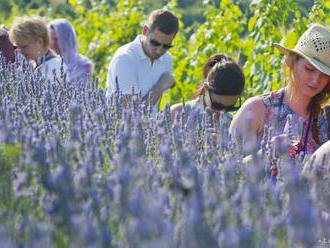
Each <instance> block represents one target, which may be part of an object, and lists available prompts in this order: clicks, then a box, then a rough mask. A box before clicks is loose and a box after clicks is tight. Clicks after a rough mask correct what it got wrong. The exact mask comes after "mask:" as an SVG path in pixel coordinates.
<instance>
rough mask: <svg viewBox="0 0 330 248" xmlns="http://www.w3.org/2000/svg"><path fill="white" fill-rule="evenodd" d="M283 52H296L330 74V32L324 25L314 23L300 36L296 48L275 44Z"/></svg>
mask: <svg viewBox="0 0 330 248" xmlns="http://www.w3.org/2000/svg"><path fill="white" fill-rule="evenodd" d="M274 46H275V47H277V48H278V49H279V50H280V51H281V52H282V53H284V54H287V53H290V52H293V53H296V54H298V55H300V56H302V57H304V58H305V59H307V60H308V61H309V63H311V64H312V65H313V66H315V67H316V68H317V69H318V70H320V71H321V72H323V73H324V74H326V75H328V76H330V32H329V31H328V30H327V29H326V28H325V27H324V26H322V25H319V24H313V25H312V26H311V27H310V28H309V29H307V30H306V31H305V33H303V34H302V36H301V37H300V38H299V40H298V42H297V44H296V46H295V48H293V49H289V48H286V47H284V46H283V45H280V44H274Z"/></svg>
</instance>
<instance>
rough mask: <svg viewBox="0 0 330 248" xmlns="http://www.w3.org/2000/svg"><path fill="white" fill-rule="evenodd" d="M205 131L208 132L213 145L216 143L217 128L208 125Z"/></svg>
mask: <svg viewBox="0 0 330 248" xmlns="http://www.w3.org/2000/svg"><path fill="white" fill-rule="evenodd" d="M207 131H208V132H209V133H210V136H211V141H212V143H213V145H216V144H217V142H218V138H217V130H216V129H215V128H214V127H208V128H207Z"/></svg>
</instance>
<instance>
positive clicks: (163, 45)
mask: <svg viewBox="0 0 330 248" xmlns="http://www.w3.org/2000/svg"><path fill="white" fill-rule="evenodd" d="M150 44H151V45H153V46H154V47H159V46H162V47H163V48H164V49H166V50H167V49H170V48H172V47H173V45H172V44H162V43H160V42H158V41H156V40H155V39H150Z"/></svg>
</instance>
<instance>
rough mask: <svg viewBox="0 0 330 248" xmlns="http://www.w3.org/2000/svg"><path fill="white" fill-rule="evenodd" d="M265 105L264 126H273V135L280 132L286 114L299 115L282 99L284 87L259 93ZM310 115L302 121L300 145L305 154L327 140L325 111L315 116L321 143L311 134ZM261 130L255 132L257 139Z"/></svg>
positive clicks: (294, 116) (260, 135) (297, 116)
mask: <svg viewBox="0 0 330 248" xmlns="http://www.w3.org/2000/svg"><path fill="white" fill-rule="evenodd" d="M261 97H262V100H263V103H264V106H265V120H264V126H265V127H273V128H274V129H273V130H274V131H273V136H275V135H279V134H282V133H283V131H284V127H285V124H286V121H287V116H288V115H289V114H291V115H292V117H293V120H295V119H298V118H299V115H298V114H297V113H296V112H294V111H293V110H292V109H291V108H290V107H289V106H288V105H287V104H286V103H285V102H284V101H283V98H284V88H283V89H280V90H277V91H273V92H270V93H267V94H264V95H261ZM312 122H313V120H311V116H309V117H308V118H307V119H306V120H305V121H304V124H303V125H304V127H303V134H302V138H301V141H300V142H301V143H300V145H301V147H303V148H304V150H305V151H304V152H305V153H306V154H311V153H313V152H314V151H315V150H316V149H317V148H319V147H320V145H321V144H323V143H325V142H326V141H327V140H328V120H327V115H326V113H325V111H321V113H320V114H319V116H318V117H317V125H318V128H319V139H320V142H321V144H317V143H316V142H315V140H314V139H313V135H312ZM262 135H263V131H261V132H260V133H258V134H257V137H258V140H261V139H262Z"/></svg>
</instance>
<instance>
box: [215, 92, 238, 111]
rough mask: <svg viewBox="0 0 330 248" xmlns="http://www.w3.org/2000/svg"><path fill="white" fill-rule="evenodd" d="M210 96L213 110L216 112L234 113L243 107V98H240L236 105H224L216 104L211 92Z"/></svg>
mask: <svg viewBox="0 0 330 248" xmlns="http://www.w3.org/2000/svg"><path fill="white" fill-rule="evenodd" d="M209 96H210V101H211V108H212V109H213V110H214V111H226V112H232V111H236V110H238V109H239V108H240V107H241V105H242V100H241V97H239V98H238V101H236V103H235V104H233V105H224V104H222V103H219V102H214V101H213V100H212V96H211V93H210V92H209Z"/></svg>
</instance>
